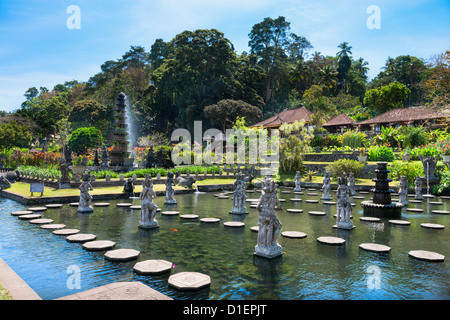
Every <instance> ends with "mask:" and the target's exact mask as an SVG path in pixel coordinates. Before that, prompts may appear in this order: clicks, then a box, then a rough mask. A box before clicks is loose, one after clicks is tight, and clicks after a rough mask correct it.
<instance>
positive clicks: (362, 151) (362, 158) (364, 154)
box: [358, 148, 367, 162]
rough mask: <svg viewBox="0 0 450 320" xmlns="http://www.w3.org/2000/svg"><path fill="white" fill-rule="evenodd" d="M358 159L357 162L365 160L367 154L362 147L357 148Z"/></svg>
mask: <svg viewBox="0 0 450 320" xmlns="http://www.w3.org/2000/svg"><path fill="white" fill-rule="evenodd" d="M358 161H359V162H366V161H367V154H366V150H365V149H364V148H361V149H359V156H358Z"/></svg>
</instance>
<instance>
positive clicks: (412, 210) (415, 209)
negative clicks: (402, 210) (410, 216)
mask: <svg viewBox="0 0 450 320" xmlns="http://www.w3.org/2000/svg"><path fill="white" fill-rule="evenodd" d="M406 211H409V212H423V209H418V208H406Z"/></svg>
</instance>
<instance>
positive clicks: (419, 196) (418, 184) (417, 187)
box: [414, 175, 423, 200]
mask: <svg viewBox="0 0 450 320" xmlns="http://www.w3.org/2000/svg"><path fill="white" fill-rule="evenodd" d="M414 185H415V191H416V195H415V197H414V199H416V200H422V199H423V196H422V179H420V177H419V175H417V176H416V180H415V181H414Z"/></svg>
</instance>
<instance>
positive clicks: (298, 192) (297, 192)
mask: <svg viewBox="0 0 450 320" xmlns="http://www.w3.org/2000/svg"><path fill="white" fill-rule="evenodd" d="M294 194H304V193H303V191H294Z"/></svg>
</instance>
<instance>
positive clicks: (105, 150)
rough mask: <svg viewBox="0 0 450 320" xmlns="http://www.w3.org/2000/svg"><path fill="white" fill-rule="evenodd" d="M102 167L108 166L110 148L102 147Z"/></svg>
mask: <svg viewBox="0 0 450 320" xmlns="http://www.w3.org/2000/svg"><path fill="white" fill-rule="evenodd" d="M101 165H102V167H107V166H108V148H107V147H106V146H105V145H102V164H101Z"/></svg>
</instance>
